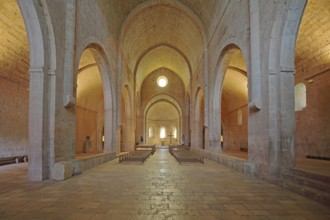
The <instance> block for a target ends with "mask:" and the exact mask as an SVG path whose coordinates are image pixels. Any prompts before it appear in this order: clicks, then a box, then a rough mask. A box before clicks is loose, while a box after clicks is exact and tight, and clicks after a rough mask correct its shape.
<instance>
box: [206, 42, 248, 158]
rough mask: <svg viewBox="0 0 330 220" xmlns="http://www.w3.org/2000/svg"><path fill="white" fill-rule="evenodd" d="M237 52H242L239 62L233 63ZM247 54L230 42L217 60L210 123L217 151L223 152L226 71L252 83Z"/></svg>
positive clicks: (213, 145)
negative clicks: (222, 98)
mask: <svg viewBox="0 0 330 220" xmlns="http://www.w3.org/2000/svg"><path fill="white" fill-rule="evenodd" d="M237 54H241V55H240V58H239V59H238V60H239V62H238V63H236V64H235V63H231V61H232V60H233V59H232V58H233V57H234V56H236V57H237ZM245 60H247V59H246V56H245V55H244V52H243V51H242V50H241V48H240V47H239V46H238V45H236V44H232V43H231V44H228V45H226V46H224V47H223V49H222V51H221V53H220V55H219V59H218V62H217V66H216V69H215V72H214V75H213V79H214V80H213V84H211V88H212V92H211V94H212V96H211V108H212V115H211V119H212V120H211V125H210V139H211V143H212V146H211V147H212V149H213V151H215V152H221V123H222V122H221V98H219V97H222V95H223V94H222V92H223V90H222V89H223V82H224V79H225V73H226V71H227V69H229V70H232V71H234V72H237V74H240V75H241V76H242V77H243V76H244V77H247V84H248V86H249V85H250V84H251V83H250V77H249V71H248V69H249V65H248V63H246V62H245ZM242 62H243V63H244V67H242V65H243V64H242ZM247 90H248V94H247V95H248V100H249V97H250V94H249V92H250V88H247Z"/></svg>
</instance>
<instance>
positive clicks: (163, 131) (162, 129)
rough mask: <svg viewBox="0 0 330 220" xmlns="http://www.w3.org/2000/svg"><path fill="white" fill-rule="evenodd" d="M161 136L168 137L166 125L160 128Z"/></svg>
mask: <svg viewBox="0 0 330 220" xmlns="http://www.w3.org/2000/svg"><path fill="white" fill-rule="evenodd" d="M159 136H160V138H165V137H166V129H165V127H161V128H160V134H159Z"/></svg>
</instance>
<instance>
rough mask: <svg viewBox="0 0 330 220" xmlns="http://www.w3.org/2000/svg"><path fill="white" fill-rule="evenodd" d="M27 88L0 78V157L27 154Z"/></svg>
mask: <svg viewBox="0 0 330 220" xmlns="http://www.w3.org/2000/svg"><path fill="white" fill-rule="evenodd" d="M28 97H29V92H28V88H27V87H25V86H21V85H20V84H17V83H15V82H12V81H9V80H6V79H3V78H0V158H1V157H11V156H22V155H27V154H28Z"/></svg>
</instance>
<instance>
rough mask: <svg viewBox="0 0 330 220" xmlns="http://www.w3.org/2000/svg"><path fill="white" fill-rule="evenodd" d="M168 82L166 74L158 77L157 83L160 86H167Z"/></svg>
mask: <svg viewBox="0 0 330 220" xmlns="http://www.w3.org/2000/svg"><path fill="white" fill-rule="evenodd" d="M167 83H168V80H167V77H166V76H159V77H158V78H157V85H158V86H159V87H165V86H167Z"/></svg>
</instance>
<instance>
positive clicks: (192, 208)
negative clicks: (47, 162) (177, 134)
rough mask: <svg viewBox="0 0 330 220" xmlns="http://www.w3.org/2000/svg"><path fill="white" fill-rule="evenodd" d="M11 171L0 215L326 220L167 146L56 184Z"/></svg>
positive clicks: (291, 199)
mask: <svg viewBox="0 0 330 220" xmlns="http://www.w3.org/2000/svg"><path fill="white" fill-rule="evenodd" d="M19 166H21V165H19ZM0 169H2V168H0ZM15 170H16V171H15ZM15 170H9V169H6V170H2V172H1V173H0V177H1V178H0V183H1V186H2V187H1V188H0V194H1V197H0V214H1V215H0V216H1V218H3V219H174V220H177V219H189V220H190V219H244V220H245V219H303V220H307V219H316V220H321V219H329V217H330V211H329V209H328V207H326V206H324V205H321V204H319V203H317V202H314V201H311V200H309V199H306V198H304V197H302V196H299V195H297V194H295V193H292V192H289V191H287V190H284V189H282V188H279V187H277V186H275V185H272V184H269V183H267V182H264V181H262V180H258V179H254V178H250V177H246V176H244V175H242V174H239V173H236V172H234V171H232V170H230V169H228V168H225V167H223V166H221V165H219V164H216V163H214V162H212V161H209V160H205V164H204V165H202V164H200V163H186V164H182V165H180V164H179V163H178V162H177V161H176V160H175V159H174V158H173V157H172V156H171V155H170V154H169V153H168V151H167V150H166V149H163V150H157V151H156V153H155V154H154V155H153V156H152V157H151V158H149V159H148V160H147V161H145V163H144V164H143V165H140V163H138V164H136V163H130V164H119V163H118V160H115V161H112V162H110V163H106V164H104V165H102V166H99V167H97V168H93V169H91V170H89V171H86V172H85V174H84V175H80V176H75V177H73V178H70V179H68V180H66V181H62V182H51V183H28V182H26V179H25V175H26V174H25V173H26V167H20V168H18V169H16V168H15ZM13 172H16V173H18V174H17V176H16V177H15V178H13V177H12V175H11V173H13ZM13 183H15V184H13ZM18 209H19V210H20V211H19V212H17V210H18Z"/></svg>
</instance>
